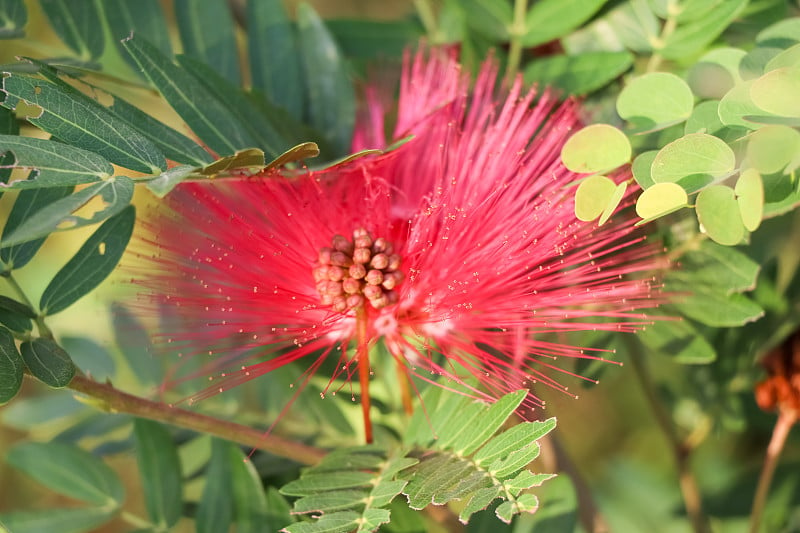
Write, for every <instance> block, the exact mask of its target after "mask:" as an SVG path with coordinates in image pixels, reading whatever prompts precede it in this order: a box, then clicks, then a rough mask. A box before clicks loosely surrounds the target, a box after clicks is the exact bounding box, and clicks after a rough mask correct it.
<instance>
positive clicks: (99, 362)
mask: <svg viewBox="0 0 800 533" xmlns="http://www.w3.org/2000/svg"><path fill="white" fill-rule="evenodd" d="M61 345H62V346H63V347H64V349H65V350H66V351H67V352H68V353H69V354H71V355H72V360H73V362H74V363H75V365H76V366H77V367H78V368H80V369H81V370H83V372H84V373H86V374H87V375H89V376H91V377H92V379H94V380H95V381H104V380H106V379H111V378H113V377H114V375H115V367H116V364H115V363H114V358H113V357H112V356H111V354H110V353H108V350H106V349H105V348H104V347H103V346H101V345H100V344H98V343H97V342H95V341H94V340H92V339H90V338H85V337H61Z"/></svg>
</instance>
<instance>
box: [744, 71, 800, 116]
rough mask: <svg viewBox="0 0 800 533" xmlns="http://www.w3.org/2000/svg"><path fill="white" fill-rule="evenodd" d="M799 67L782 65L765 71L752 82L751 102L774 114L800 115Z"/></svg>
mask: <svg viewBox="0 0 800 533" xmlns="http://www.w3.org/2000/svg"><path fill="white" fill-rule="evenodd" d="M798 94H800V67H796V66H795V67H784V68H779V69H775V70H773V71H770V72H767V73H766V74H764V75H763V76H761V77H760V78H758V79H757V80H755V81H754V82H753V85H752V86H751V87H750V96H751V98H752V99H753V103H754V104H755V105H757V106H758V107H760V108H761V109H763V110H764V111H766V112H767V113H773V114H775V115H782V116H786V117H800V101H798V99H797V95H798Z"/></svg>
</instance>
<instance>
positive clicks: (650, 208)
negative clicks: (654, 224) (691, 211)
mask: <svg viewBox="0 0 800 533" xmlns="http://www.w3.org/2000/svg"><path fill="white" fill-rule="evenodd" d="M688 204H689V197H688V196H687V195H686V191H684V190H683V188H682V187H681V186H680V185H678V184H676V183H656V184H655V185H653V186H652V187H650V188H649V189H647V190H646V191H644V192H643V193H642V194H641V195H639V199H638V200H636V214H637V215H639V216H640V217H642V218H643V219H645V220H649V219H652V218H658V217H660V216H663V215H666V214H668V213H671V212H673V211H677V210H678V209H681V208H682V207H686V206H687V205H688Z"/></svg>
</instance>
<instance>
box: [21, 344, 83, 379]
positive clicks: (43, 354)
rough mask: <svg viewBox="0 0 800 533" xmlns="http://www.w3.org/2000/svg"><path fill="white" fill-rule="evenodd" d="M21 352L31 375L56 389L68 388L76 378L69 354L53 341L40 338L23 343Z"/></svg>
mask: <svg viewBox="0 0 800 533" xmlns="http://www.w3.org/2000/svg"><path fill="white" fill-rule="evenodd" d="M20 352H21V354H22V359H23V361H25V366H27V367H28V370H30V371H31V374H33V375H34V376H36V377H37V378H39V379H40V380H41V381H42V382H44V383H45V384H47V385H49V386H50V387H53V388H54V389H60V388H63V387H66V386H67V385H69V382H70V381H72V378H73V377H74V376H75V365H74V364H72V359H70V357H69V354H68V353H67V352H66V351H64V349H63V348H62V347H61V346H59V345H58V344H56V343H55V341H53V340H52V339H48V338H45V337H39V338H36V339H33V340H32V341H26V342H23V343H22V344H21V345H20Z"/></svg>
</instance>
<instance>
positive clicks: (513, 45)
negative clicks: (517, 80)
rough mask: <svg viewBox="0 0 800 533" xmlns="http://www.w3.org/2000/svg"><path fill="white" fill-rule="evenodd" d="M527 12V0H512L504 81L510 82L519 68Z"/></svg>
mask: <svg viewBox="0 0 800 533" xmlns="http://www.w3.org/2000/svg"><path fill="white" fill-rule="evenodd" d="M527 12H528V0H514V20H512V22H511V27H509V28H508V34H509V38H510V41H509V46H508V64H507V66H506V82H507V83H509V84H511V83H513V82H514V77H515V76H516V75H517V71H518V70H519V63H520V60H521V58H522V36H523V35H525V30H526V28H525V15H526V14H527Z"/></svg>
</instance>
